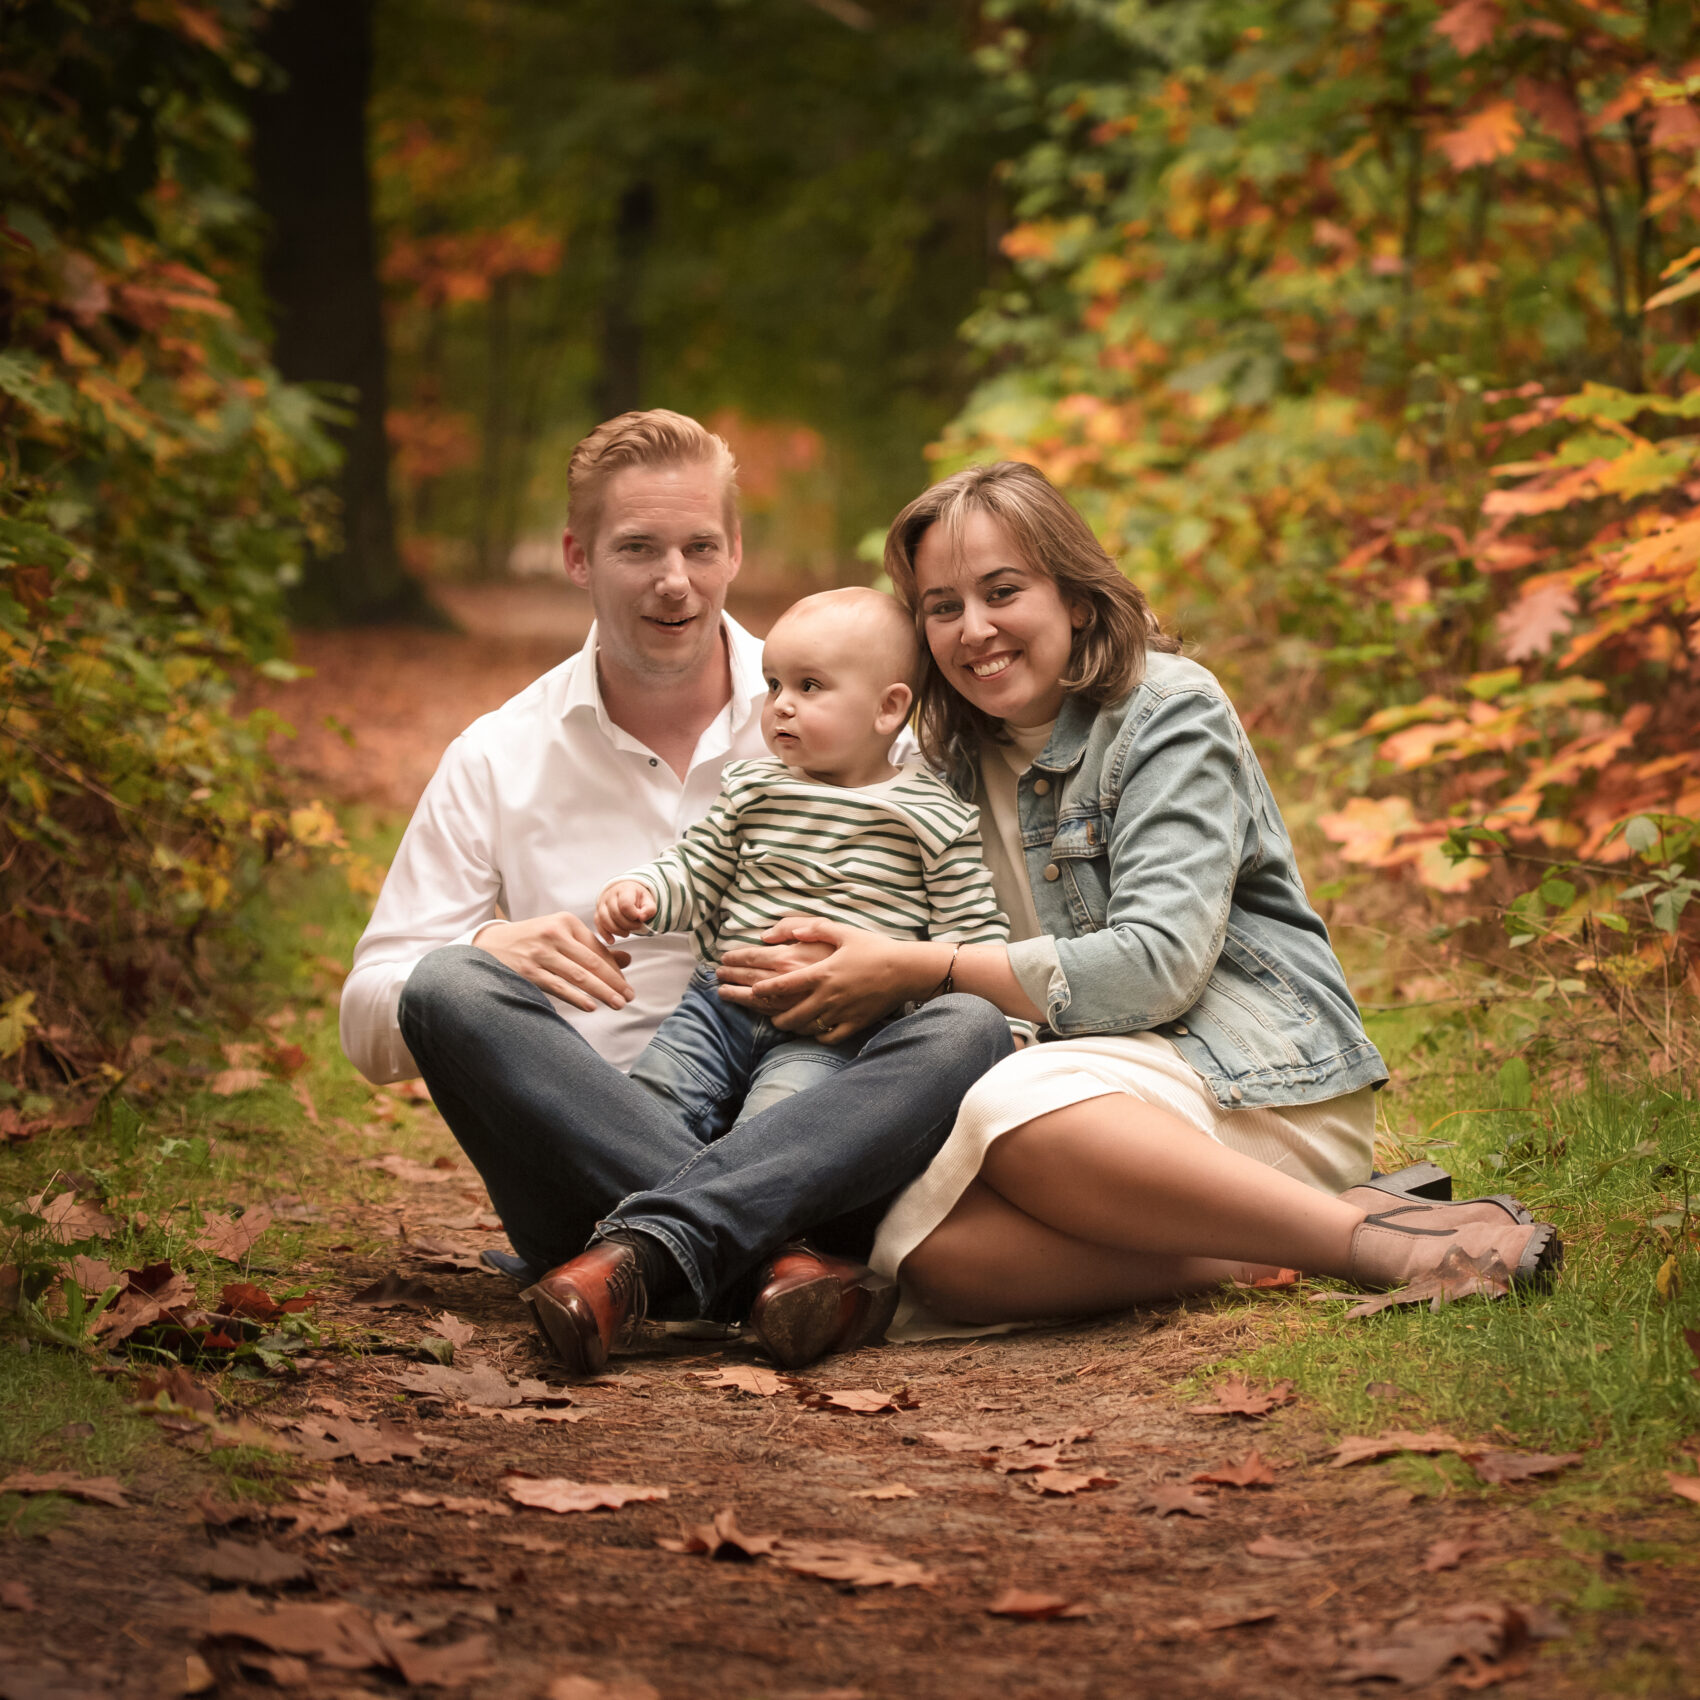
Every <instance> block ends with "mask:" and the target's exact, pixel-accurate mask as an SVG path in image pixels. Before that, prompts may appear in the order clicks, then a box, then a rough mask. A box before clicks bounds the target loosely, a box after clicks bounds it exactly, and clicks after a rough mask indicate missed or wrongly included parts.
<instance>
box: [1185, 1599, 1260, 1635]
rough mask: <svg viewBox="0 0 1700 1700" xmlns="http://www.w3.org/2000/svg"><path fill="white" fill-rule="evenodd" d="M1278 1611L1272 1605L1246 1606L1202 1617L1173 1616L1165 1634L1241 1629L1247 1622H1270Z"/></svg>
mask: <svg viewBox="0 0 1700 1700" xmlns="http://www.w3.org/2000/svg"><path fill="white" fill-rule="evenodd" d="M1279 1615H1280V1613H1278V1612H1277V1611H1276V1610H1275V1608H1274V1607H1273V1606H1246V1607H1244V1608H1243V1609H1242V1610H1239V1611H1218V1612H1211V1613H1209V1614H1208V1615H1207V1616H1204V1617H1174V1618H1170V1619H1169V1622H1168V1626H1167V1631H1166V1634H1167V1636H1170V1637H1174V1636H1190V1635H1214V1634H1216V1633H1217V1632H1218V1631H1220V1630H1223V1629H1243V1628H1245V1627H1246V1626H1247V1625H1249V1624H1254V1623H1270V1622H1272V1621H1273V1620H1274V1619H1275V1618H1276V1617H1278V1616H1279Z"/></svg>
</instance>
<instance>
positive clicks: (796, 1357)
mask: <svg viewBox="0 0 1700 1700" xmlns="http://www.w3.org/2000/svg"><path fill="white" fill-rule="evenodd" d="M842 1302H843V1292H842V1289H841V1288H840V1287H839V1285H838V1282H837V1281H836V1280H835V1279H834V1278H833V1277H832V1276H831V1275H822V1276H821V1277H820V1279H819V1280H816V1281H805V1282H804V1283H803V1284H802V1285H801V1286H797V1287H793V1288H791V1289H790V1290H789V1291H788V1292H785V1293H782V1294H780V1295H779V1297H778V1298H775V1299H773V1300H771V1301H770V1302H769V1303H768V1304H767V1305H766V1306H765V1307H764V1308H763V1311H762V1318H761V1326H760V1327H758V1328H757V1329H756V1338H757V1339H758V1340H760V1341H761V1343H762V1345H763V1346H764V1347H765V1348H766V1349H767V1352H768V1354H769V1356H771V1357H772V1359H773V1360H774V1362H775V1363H777V1364H778V1365H779V1366H780V1367H781V1368H782V1369H801V1368H802V1367H803V1366H804V1365H805V1364H812V1363H813V1362H814V1361H815V1359H816V1358H823V1357H825V1356H826V1354H827V1353H828V1352H829V1351H831V1350H832V1348H833V1346H834V1344H835V1343H836V1340H837V1336H838V1317H839V1311H840V1307H841V1305H842Z"/></svg>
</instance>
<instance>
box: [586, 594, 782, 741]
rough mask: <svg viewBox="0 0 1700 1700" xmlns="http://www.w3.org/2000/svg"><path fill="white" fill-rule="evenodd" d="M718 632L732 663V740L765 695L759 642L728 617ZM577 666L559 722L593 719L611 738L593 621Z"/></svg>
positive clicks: (610, 721) (721, 618) (612, 730)
mask: <svg viewBox="0 0 1700 1700" xmlns="http://www.w3.org/2000/svg"><path fill="white" fill-rule="evenodd" d="M720 629H721V631H722V632H724V633H725V636H726V650H727V654H728V656H729V657H730V659H731V663H732V700H731V703H730V705H729V706H730V708H731V711H732V734H733V736H734V737H736V736H737V734H738V733H739V732H741V731H742V730H743V729H744V727H745V726H747V725H748V724H749V722H750V717H751V716H752V715H754V714H755V713H757V712H758V710H759V708H760V705H761V700H762V698H763V697H765V696H766V695H767V679H766V678H765V676H764V675H763V673H762V670H761V639H760V638H758V637H756V636H755V635H754V633H752V632H748V631H745V629H744V628H743V627H742V626H741V625H739V624H738V622H737V621H736V620H734V619H733V618H732V616H731V615H730V614H722V615H721V617H720ZM578 660H579V665H578V666H577V667H575V668H573V669H572V672H571V676H570V677H569V678H568V680H567V694H566V700H565V701H564V702H563V703H562V704H561V718H562V719H566V718H567V717H568V716H569V715H571V714H574V713H586V714H591V715H594V716H595V718H596V724H597V725H598V726H599V727H600V728H601V730H602V732H603V735H604V736H606V737H612V736H613V733H614V723H613V721H612V720H610V719H609V718H608V709H607V706H606V704H604V702H603V701H602V682H601V680H600V679H598V678H597V676H596V624H595V622H594V621H593V622H592V623H591V627H590V635H589V636H588V637H586V638H585V640H584V648H583V649H581V650H580V651H579V652H578Z"/></svg>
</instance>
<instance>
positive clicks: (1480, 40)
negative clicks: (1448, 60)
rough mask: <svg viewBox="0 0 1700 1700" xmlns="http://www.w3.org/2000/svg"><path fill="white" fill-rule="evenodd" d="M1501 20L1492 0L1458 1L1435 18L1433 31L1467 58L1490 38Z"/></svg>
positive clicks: (1495, 32) (1491, 38) (1497, 29)
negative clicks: (1443, 37)
mask: <svg viewBox="0 0 1700 1700" xmlns="http://www.w3.org/2000/svg"><path fill="white" fill-rule="evenodd" d="M1502 21H1503V20H1502V19H1501V17H1500V13H1499V7H1498V6H1497V5H1496V4H1495V3H1494V0H1458V4H1457V5H1455V6H1451V7H1449V8H1448V9H1447V10H1446V11H1444V12H1442V13H1441V15H1440V16H1439V17H1438V18H1437V19H1436V20H1435V24H1434V32H1435V34H1436V35H1443V36H1445V37H1446V39H1447V40H1448V41H1450V42H1451V43H1452V45H1453V46H1454V47H1455V48H1457V49H1458V51H1459V53H1461V54H1462V55H1463V56H1464V57H1465V58H1466V59H1467V58H1469V56H1470V55H1471V54H1472V53H1477V52H1479V51H1480V50H1481V49H1482V48H1484V47H1486V46H1487V44H1488V43H1489V42H1490V41H1492V40H1493V38H1494V36H1495V35H1496V34H1497V33H1498V32H1499V26H1500V24H1501V22H1502Z"/></svg>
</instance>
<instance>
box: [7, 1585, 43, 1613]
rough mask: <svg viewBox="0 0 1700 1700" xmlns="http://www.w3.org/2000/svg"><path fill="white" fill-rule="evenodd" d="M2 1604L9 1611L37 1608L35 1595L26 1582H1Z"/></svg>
mask: <svg viewBox="0 0 1700 1700" xmlns="http://www.w3.org/2000/svg"><path fill="white" fill-rule="evenodd" d="M0 1606H3V1607H4V1608H5V1609H6V1610H7V1611H34V1610H36V1609H37V1608H36V1603H35V1595H34V1594H32V1593H31V1592H30V1590H29V1584H28V1583H26V1582H0Z"/></svg>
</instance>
